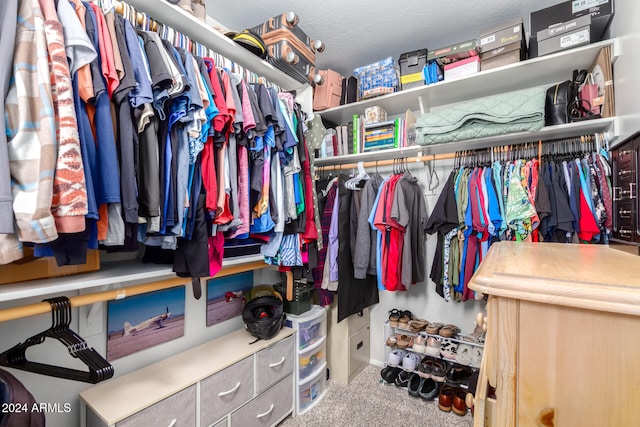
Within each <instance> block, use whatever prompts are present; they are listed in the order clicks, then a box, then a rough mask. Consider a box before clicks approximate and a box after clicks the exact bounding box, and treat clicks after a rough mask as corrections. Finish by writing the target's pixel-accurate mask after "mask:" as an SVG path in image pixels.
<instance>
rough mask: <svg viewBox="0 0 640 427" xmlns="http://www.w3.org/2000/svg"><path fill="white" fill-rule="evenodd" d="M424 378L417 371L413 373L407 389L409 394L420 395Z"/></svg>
mask: <svg viewBox="0 0 640 427" xmlns="http://www.w3.org/2000/svg"><path fill="white" fill-rule="evenodd" d="M423 381H424V378H420V376H419V375H418V374H416V373H413V374H412V375H411V377H409V384H408V385H407V390H408V391H409V394H410V395H411V396H413V397H420V389H421V388H422V382H423Z"/></svg>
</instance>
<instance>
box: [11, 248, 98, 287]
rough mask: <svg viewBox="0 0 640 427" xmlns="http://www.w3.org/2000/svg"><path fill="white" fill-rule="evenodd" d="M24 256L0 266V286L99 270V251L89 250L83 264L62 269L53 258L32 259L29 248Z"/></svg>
mask: <svg viewBox="0 0 640 427" xmlns="http://www.w3.org/2000/svg"><path fill="white" fill-rule="evenodd" d="M24 254H25V257H24V258H22V259H20V260H18V261H15V262H12V263H10V264H5V265H0V285H6V284H9V283H15V282H24V281H27V280H36V279H46V278H50V277H61V276H69V275H72V274H79V273H87V272H90V271H96V270H100V251H98V250H92V249H89V250H88V251H87V260H86V262H85V263H84V264H80V265H65V266H62V267H58V264H57V262H56V259H55V257H42V258H36V257H34V256H33V250H32V249H31V248H29V247H25V248H24Z"/></svg>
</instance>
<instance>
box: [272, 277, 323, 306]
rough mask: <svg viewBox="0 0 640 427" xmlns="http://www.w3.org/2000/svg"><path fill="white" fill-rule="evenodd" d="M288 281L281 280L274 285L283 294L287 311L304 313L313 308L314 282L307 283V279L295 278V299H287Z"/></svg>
mask: <svg viewBox="0 0 640 427" xmlns="http://www.w3.org/2000/svg"><path fill="white" fill-rule="evenodd" d="M285 283H286V282H280V283H277V284H275V285H273V288H274V289H275V290H276V291H277V292H279V293H280V295H282V300H283V309H284V312H285V313H289V314H302V313H305V312H307V311H309V310H310V309H311V303H312V302H313V291H314V285H313V283H307V281H306V280H295V281H294V282H293V299H292V300H291V301H289V300H287V297H286V295H287V286H286V284H285Z"/></svg>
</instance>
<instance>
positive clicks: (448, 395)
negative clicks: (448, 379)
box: [438, 384, 454, 412]
mask: <svg viewBox="0 0 640 427" xmlns="http://www.w3.org/2000/svg"><path fill="white" fill-rule="evenodd" d="M453 391H454V390H453V388H451V387H449V386H448V385H446V384H445V385H443V386H442V388H441V389H440V394H439V395H438V408H440V410H441V411H444V412H451V406H453Z"/></svg>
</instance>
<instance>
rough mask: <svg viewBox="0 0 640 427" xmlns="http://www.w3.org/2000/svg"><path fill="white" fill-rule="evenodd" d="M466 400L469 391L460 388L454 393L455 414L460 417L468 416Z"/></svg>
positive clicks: (453, 407) (453, 406)
mask: <svg viewBox="0 0 640 427" xmlns="http://www.w3.org/2000/svg"><path fill="white" fill-rule="evenodd" d="M466 398H467V390H465V389H463V388H460V387H458V388H456V389H455V390H454V391H453V405H452V409H453V412H455V413H456V414H458V415H467V403H466Z"/></svg>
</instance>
